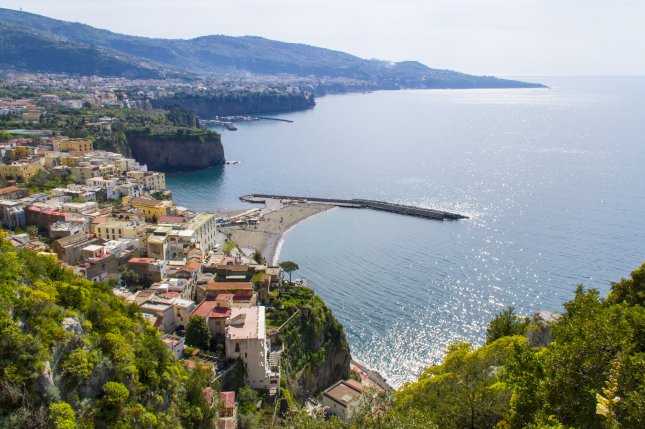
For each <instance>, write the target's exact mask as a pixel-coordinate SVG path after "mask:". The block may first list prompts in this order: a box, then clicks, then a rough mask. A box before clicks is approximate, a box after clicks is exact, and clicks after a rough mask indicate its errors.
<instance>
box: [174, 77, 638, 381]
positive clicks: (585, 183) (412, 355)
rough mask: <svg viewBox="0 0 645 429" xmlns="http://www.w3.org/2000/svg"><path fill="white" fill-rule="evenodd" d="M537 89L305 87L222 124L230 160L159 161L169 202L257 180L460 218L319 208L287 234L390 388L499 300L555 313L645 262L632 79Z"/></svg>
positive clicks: (259, 187)
mask: <svg viewBox="0 0 645 429" xmlns="http://www.w3.org/2000/svg"><path fill="white" fill-rule="evenodd" d="M523 79H524V80H528V81H532V82H540V83H543V84H545V85H548V88H543V89H466V90H405V91H377V92H372V93H366V94H346V95H331V96H326V97H321V98H318V100H317V105H316V107H315V108H314V109H312V110H307V111H302V112H294V113H286V114H277V115H272V116H273V117H276V118H282V119H288V120H291V121H293V122H292V123H288V122H278V121H268V120H262V121H254V122H243V123H238V124H237V126H238V130H237V131H233V132H231V131H222V139H223V143H224V147H225V152H226V157H227V159H228V160H235V161H239V164H237V165H226V166H221V167H213V168H210V169H206V170H201V171H194V172H177V173H173V174H168V176H167V184H168V186H169V188H170V189H171V190H172V191H173V195H174V199H175V201H176V203H177V204H178V205H181V206H185V207H188V208H190V209H194V210H208V211H224V210H233V209H239V208H242V207H245V206H246V205H245V204H244V203H242V202H241V201H240V200H239V196H241V195H244V194H249V193H269V194H287V195H302V196H314V197H330V198H333V197H336V198H368V199H377V200H384V201H390V202H396V203H403V204H412V205H418V206H422V207H429V208H437V209H443V210H448V211H452V212H456V213H461V214H465V215H467V216H469V219H467V220H461V221H435V220H425V219H419V218H414V217H406V216H402V215H396V214H389V213H384V212H378V211H371V210H367V209H364V210H359V209H341V208H337V209H332V210H330V211H328V212H324V213H322V214H319V215H316V216H314V217H312V218H309V219H307V220H306V221H304V222H302V223H301V224H299V225H297V226H296V227H295V228H293V229H292V230H290V231H289V232H288V233H287V234H286V235H285V237H284V241H283V243H282V244H281V247H280V253H279V259H280V260H293V261H296V262H297V263H298V264H299V266H300V269H299V270H298V271H297V272H296V273H295V274H294V275H295V276H296V277H302V278H304V279H306V280H307V282H308V284H309V285H310V286H311V287H313V289H314V290H315V291H316V293H317V294H319V295H320V296H321V297H322V298H323V299H324V300H325V302H326V303H327V304H328V305H329V306H330V307H331V309H332V310H333V312H334V315H335V316H336V317H337V318H338V319H339V320H340V322H341V323H342V324H343V326H344V329H345V333H346V335H347V338H348V340H349V344H350V347H351V351H352V354H353V356H354V357H356V358H357V359H358V360H360V361H361V362H363V363H364V364H366V365H367V366H369V367H371V368H372V369H375V370H378V371H379V372H380V373H381V374H382V375H383V376H384V377H385V378H386V379H387V380H388V381H389V382H390V384H392V385H393V386H395V387H397V386H400V385H401V384H402V383H404V382H406V381H412V380H414V379H416V377H417V376H418V375H419V374H420V373H421V372H422V371H423V370H424V369H425V368H427V367H428V366H429V365H432V364H436V363H439V362H441V360H442V358H443V356H444V353H445V349H446V347H447V346H448V345H449V344H450V343H452V342H455V341H468V342H470V343H472V344H473V345H475V346H477V345H481V344H482V343H483V342H484V339H485V331H486V326H487V324H488V322H489V321H490V320H491V318H492V317H494V316H495V314H497V313H498V312H500V311H501V310H503V309H505V308H506V307H507V306H513V307H515V309H516V312H517V313H518V314H520V315H523V316H530V315H532V314H534V313H536V312H538V311H540V310H548V311H554V312H558V311H562V309H563V307H562V304H563V303H564V302H565V301H567V300H570V299H571V298H572V297H573V292H574V290H575V288H576V285H578V284H584V285H585V287H587V288H596V289H598V290H600V291H601V293H602V294H606V293H607V291H608V290H609V288H610V287H611V282H612V281H618V280H620V279H621V277H627V276H629V273H630V272H631V271H632V270H634V269H635V268H637V267H638V266H639V265H640V264H641V263H643V262H644V261H645V78H644V77H532V78H526V77H524V78H523Z"/></svg>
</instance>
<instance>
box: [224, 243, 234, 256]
mask: <svg viewBox="0 0 645 429" xmlns="http://www.w3.org/2000/svg"><path fill="white" fill-rule="evenodd" d="M236 247H237V246H236V245H235V242H234V241H233V240H227V241H226V242H225V243H224V245H223V246H222V252H224V254H225V255H229V256H230V255H231V253H233V251H234V250H235V249H236Z"/></svg>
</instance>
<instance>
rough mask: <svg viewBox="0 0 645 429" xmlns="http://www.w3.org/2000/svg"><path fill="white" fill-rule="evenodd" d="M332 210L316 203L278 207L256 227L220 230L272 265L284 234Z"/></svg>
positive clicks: (328, 205) (222, 228)
mask: <svg viewBox="0 0 645 429" xmlns="http://www.w3.org/2000/svg"><path fill="white" fill-rule="evenodd" d="M272 203H273V204H272V205H274V204H275V202H272ZM332 208H334V206H333V205H330V204H318V203H300V204H293V205H286V206H282V205H280V207H279V208H276V209H275V210H273V211H271V212H269V213H266V214H264V215H263V216H262V218H261V220H260V221H259V222H258V224H257V225H248V226H246V225H243V226H226V227H221V228H220V229H221V231H222V232H225V233H227V234H230V238H231V240H233V241H234V242H235V244H237V246H238V247H241V248H242V247H246V248H252V249H256V250H259V251H260V252H261V253H262V256H264V258H265V259H266V260H267V262H268V263H272V262H273V258H274V256H275V252H276V250H277V248H278V245H279V243H280V239H281V238H282V236H283V234H284V233H285V232H287V231H288V230H289V229H290V228H292V227H293V226H295V225H296V224H298V223H299V222H302V221H303V220H305V219H307V218H308V217H311V216H314V215H316V214H318V213H321V212H324V211H326V210H329V209H332Z"/></svg>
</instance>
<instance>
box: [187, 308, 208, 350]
mask: <svg viewBox="0 0 645 429" xmlns="http://www.w3.org/2000/svg"><path fill="white" fill-rule="evenodd" d="M210 340H211V335H210V332H209V331H208V326H207V325H206V320H205V319H204V318H203V317H201V316H191V317H190V318H189V319H188V324H187V325H186V345H189V346H194V347H199V348H200V349H204V350H208V346H209V344H210Z"/></svg>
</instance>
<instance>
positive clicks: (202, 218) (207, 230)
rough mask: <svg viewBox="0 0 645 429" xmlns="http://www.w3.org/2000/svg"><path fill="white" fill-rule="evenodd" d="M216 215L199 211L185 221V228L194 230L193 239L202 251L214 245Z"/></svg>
mask: <svg viewBox="0 0 645 429" xmlns="http://www.w3.org/2000/svg"><path fill="white" fill-rule="evenodd" d="M216 218H217V216H215V215H214V214H211V213H200V214H198V215H196V216H195V217H194V218H192V219H191V220H190V221H189V222H188V223H186V228H187V229H192V230H193V231H195V240H196V242H197V243H199V244H200V248H201V249H202V251H204V252H207V251H209V250H211V249H213V248H214V247H215V244H216V239H217V222H216V221H215V219H216Z"/></svg>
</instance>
